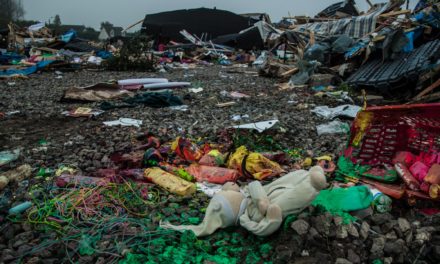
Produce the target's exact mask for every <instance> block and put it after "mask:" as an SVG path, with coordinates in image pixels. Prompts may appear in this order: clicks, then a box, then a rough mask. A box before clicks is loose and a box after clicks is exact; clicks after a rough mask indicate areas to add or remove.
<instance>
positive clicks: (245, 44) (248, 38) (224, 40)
mask: <svg viewBox="0 0 440 264" xmlns="http://www.w3.org/2000/svg"><path fill="white" fill-rule="evenodd" d="M212 42H214V43H215V44H219V45H225V46H229V47H234V48H238V49H242V50H253V49H257V50H261V49H264V42H263V40H262V39H261V34H260V31H259V30H258V28H257V27H255V28H253V29H251V30H248V31H246V32H244V33H242V34H229V35H224V36H220V37H218V38H216V39H214V40H213V41H212Z"/></svg>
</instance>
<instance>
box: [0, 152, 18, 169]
mask: <svg viewBox="0 0 440 264" xmlns="http://www.w3.org/2000/svg"><path fill="white" fill-rule="evenodd" d="M19 156H20V150H19V149H15V150H12V151H11V150H6V151H1V152H0V167H1V166H3V165H6V164H8V163H9V162H12V161H14V160H16V159H18V157H19Z"/></svg>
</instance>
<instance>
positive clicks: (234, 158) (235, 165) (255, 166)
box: [227, 146, 284, 180]
mask: <svg viewBox="0 0 440 264" xmlns="http://www.w3.org/2000/svg"><path fill="white" fill-rule="evenodd" d="M243 162H244V163H245V166H243ZM227 165H228V168H230V169H235V170H238V171H239V172H240V174H241V175H244V176H247V174H251V175H252V176H253V177H254V178H255V179H257V180H264V179H265V178H267V177H272V176H277V175H279V174H280V173H282V172H284V170H283V169H282V168H281V166H280V165H279V164H278V163H276V162H273V161H271V160H269V159H268V158H266V157H264V156H263V155H261V154H260V153H256V152H249V151H248V150H247V149H246V147H245V146H241V147H239V148H238V149H237V150H236V151H235V152H234V153H233V154H232V155H231V157H230V158H229V160H228V163H227ZM243 167H245V169H246V170H245V171H243Z"/></svg>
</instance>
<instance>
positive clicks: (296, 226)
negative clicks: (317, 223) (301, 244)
mask: <svg viewBox="0 0 440 264" xmlns="http://www.w3.org/2000/svg"><path fill="white" fill-rule="evenodd" d="M290 227H291V228H292V229H293V230H295V231H296V233H298V235H301V236H302V235H305V234H307V233H308V231H309V227H310V225H309V223H307V222H306V221H305V220H303V219H299V220H296V221H295V222H293V223H292V225H291V226H290Z"/></svg>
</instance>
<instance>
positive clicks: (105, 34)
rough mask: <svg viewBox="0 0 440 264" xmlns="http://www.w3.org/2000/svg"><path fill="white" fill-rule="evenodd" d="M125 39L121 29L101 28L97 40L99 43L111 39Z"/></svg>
mask: <svg viewBox="0 0 440 264" xmlns="http://www.w3.org/2000/svg"><path fill="white" fill-rule="evenodd" d="M119 36H122V37H125V32H124V31H123V28H122V27H109V26H105V27H101V32H100V33H99V36H98V39H99V40H101V41H104V40H107V39H109V38H113V37H119Z"/></svg>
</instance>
